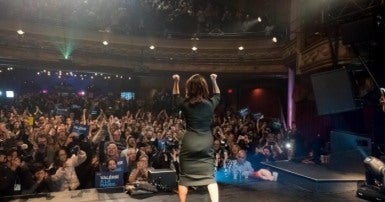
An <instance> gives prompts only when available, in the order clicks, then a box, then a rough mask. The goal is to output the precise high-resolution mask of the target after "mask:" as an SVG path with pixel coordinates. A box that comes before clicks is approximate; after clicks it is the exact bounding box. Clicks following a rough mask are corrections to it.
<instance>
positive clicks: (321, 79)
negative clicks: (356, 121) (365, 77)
mask: <svg viewBox="0 0 385 202" xmlns="http://www.w3.org/2000/svg"><path fill="white" fill-rule="evenodd" d="M311 81H312V85H313V91H314V96H315V100H316V104H317V111H318V115H326V114H335V113H340V112H346V111H351V110H356V109H359V108H360V107H361V106H360V104H359V102H357V101H356V99H355V95H354V94H355V93H354V87H355V86H353V85H352V75H351V74H350V72H348V71H347V70H346V69H345V68H341V69H337V70H333V71H328V72H322V73H317V74H313V75H311Z"/></svg>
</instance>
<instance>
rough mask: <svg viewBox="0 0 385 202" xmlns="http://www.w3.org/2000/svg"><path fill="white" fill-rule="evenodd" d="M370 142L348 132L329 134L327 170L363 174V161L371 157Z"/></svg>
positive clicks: (362, 136) (366, 138)
mask: <svg viewBox="0 0 385 202" xmlns="http://www.w3.org/2000/svg"><path fill="white" fill-rule="evenodd" d="M371 151H372V142H371V139H370V138H368V137H366V136H365V135H359V134H356V133H352V132H348V131H335V130H333V131H331V132H330V162H329V168H331V169H333V170H338V171H343V172H355V173H365V167H364V163H363V161H364V159H365V158H366V157H367V156H369V155H371Z"/></svg>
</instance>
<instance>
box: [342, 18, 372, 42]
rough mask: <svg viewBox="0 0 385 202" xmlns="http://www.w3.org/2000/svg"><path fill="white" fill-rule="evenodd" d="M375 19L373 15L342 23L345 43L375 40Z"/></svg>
mask: <svg viewBox="0 0 385 202" xmlns="http://www.w3.org/2000/svg"><path fill="white" fill-rule="evenodd" d="M375 26H376V25H375V20H374V19H373V17H372V16H370V17H367V18H364V19H360V20H357V21H353V22H349V23H346V24H342V25H341V38H342V42H343V43H344V44H350V43H359V42H364V41H370V40H375V37H376V33H375Z"/></svg>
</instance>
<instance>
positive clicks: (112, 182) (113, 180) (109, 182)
mask: <svg viewBox="0 0 385 202" xmlns="http://www.w3.org/2000/svg"><path fill="white" fill-rule="evenodd" d="M120 186H123V172H117V171H114V172H97V173H96V174H95V187H96V188H110V187H120Z"/></svg>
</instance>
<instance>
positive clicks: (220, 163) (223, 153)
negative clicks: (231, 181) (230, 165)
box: [214, 140, 229, 170]
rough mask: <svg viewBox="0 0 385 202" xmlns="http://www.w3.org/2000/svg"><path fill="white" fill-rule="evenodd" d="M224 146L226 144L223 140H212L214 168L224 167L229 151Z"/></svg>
mask: <svg viewBox="0 0 385 202" xmlns="http://www.w3.org/2000/svg"><path fill="white" fill-rule="evenodd" d="M226 146H227V145H226V142H225V141H223V140H222V141H221V140H214V153H215V168H216V169H217V170H219V169H221V168H223V167H226V163H227V160H228V157H229V152H228V149H227V148H226Z"/></svg>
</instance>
